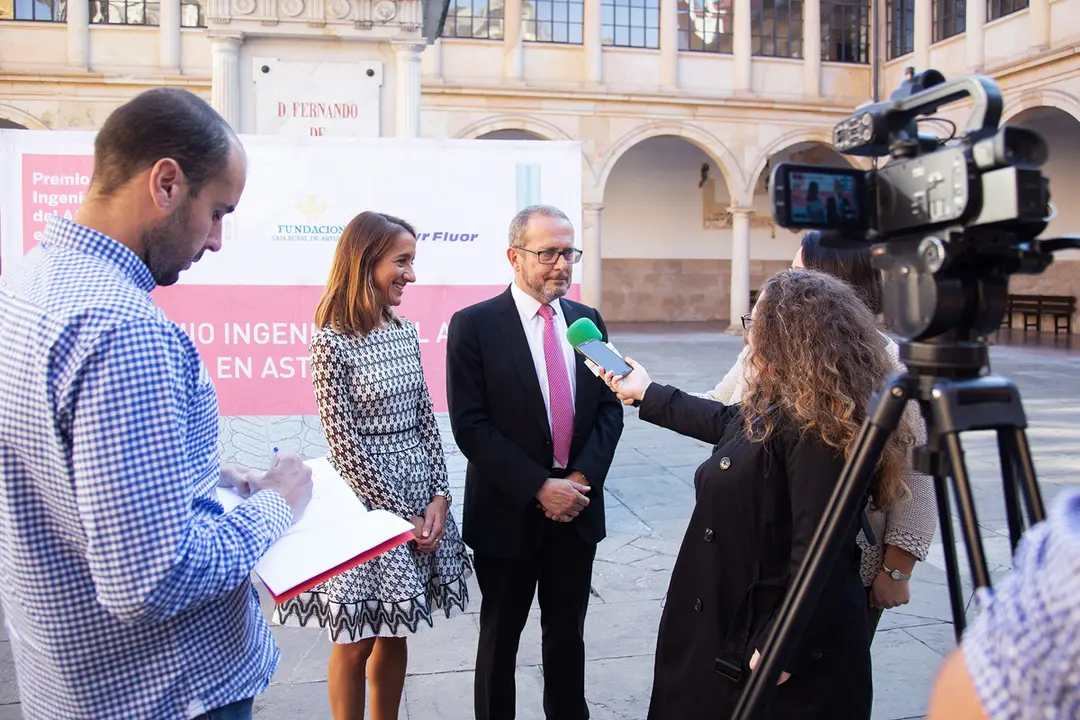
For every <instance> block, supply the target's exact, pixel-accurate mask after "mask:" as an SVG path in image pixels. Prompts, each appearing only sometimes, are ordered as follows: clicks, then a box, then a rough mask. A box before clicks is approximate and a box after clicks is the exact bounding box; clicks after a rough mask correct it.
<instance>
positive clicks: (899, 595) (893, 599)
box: [870, 570, 911, 610]
mask: <svg viewBox="0 0 1080 720" xmlns="http://www.w3.org/2000/svg"><path fill="white" fill-rule="evenodd" d="M910 601H911V586H910V585H909V584H908V582H907V581H906V580H893V579H892V578H891V577H889V576H888V575H886V574H885V571H884V570H882V571H880V572H878V574H877V576H876V577H875V578H874V583H873V584H872V585H871V586H870V606H871V607H876V608H881V609H883V610H888V609H890V608H894V607H900V606H901V605H907V604H908V603H909V602H910Z"/></svg>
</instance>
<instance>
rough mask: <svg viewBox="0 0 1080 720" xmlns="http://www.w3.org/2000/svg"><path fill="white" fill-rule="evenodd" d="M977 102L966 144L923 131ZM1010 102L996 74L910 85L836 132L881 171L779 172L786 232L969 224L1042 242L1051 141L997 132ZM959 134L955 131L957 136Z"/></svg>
mask: <svg viewBox="0 0 1080 720" xmlns="http://www.w3.org/2000/svg"><path fill="white" fill-rule="evenodd" d="M967 96H970V97H971V99H972V100H973V101H974V105H975V107H974V109H973V111H972V113H971V118H970V120H969V122H968V128H967V133H966V135H965V136H964V137H962V138H960V139H959V142H958V143H957V144H954V145H952V146H949V145H947V144H946V143H948V142H949V141H951V140H953V139H954V138H953V136H950V137H948V138H945V139H941V138H939V137H937V136H935V135H931V134H925V133H921V132H919V123H920V121H922V122H927V121H937V122H945V123H948V124H950V125H953V123H952V122H951V121H948V120H943V119H937V118H921V117H920V116H928V115H930V114H932V113H935V112H937V111H938V110H939V109H940V108H941V107H942V106H944V105H948V104H950V103H953V102H956V101H957V100H961V99H963V98H964V97H967ZM1001 110H1002V98H1001V93H1000V92H999V90H998V88H997V85H996V84H995V83H994V82H993V81H992V80H990V79H989V78H986V77H983V76H978V75H973V76H967V77H962V78H959V79H956V80H952V81H950V82H946V81H945V77H944V76H943V75H942V74H941V73H940V72H938V71H936V70H927V71H926V72H923V73H921V74H919V75H913V76H911V77H909V78H907V79H905V80H904V82H903V84H902V85H901V86H900V88H899V89H897V90H896V91H895V92H894V93H893V94H892V96H891V98H890V99H889V100H888V101H885V102H880V103H876V104H874V105H870V106H868V107H865V108H863V109H861V110H859V111H858V112H856V113H855V114H854V115H851V116H850V117H848V118H846V119H844V120H842V121H841V122H840V123H838V124H837V125H836V127H835V128H834V129H833V146H834V147H835V148H836V150H837V152H839V153H841V154H844V155H854V156H864V157H882V156H886V155H887V156H889V161H888V163H887V164H886V165H885V166H884V167H882V168H880V169H877V170H867V171H860V170H855V169H840V168H827V167H821V166H818V165H795V164H792V163H780V164H778V165H777V166H776V167H775V168H774V169H773V172H772V178H771V184H770V187H771V188H772V191H773V203H774V213H775V215H776V222H777V224H778V225H780V226H781V227H786V228H800V229H830V230H838V231H841V232H843V233H845V234H846V235H848V236H850V237H852V238H855V237H858V236H860V235H861V236H863V237H865V238H867V239H868V240H869V241H871V242H879V241H881V240H889V239H893V238H896V237H902V236H904V235H910V234H912V233H917V232H927V231H930V230H934V229H938V228H942V227H947V226H950V225H961V226H964V227H968V228H974V227H989V226H1005V227H1010V228H1012V229H1015V230H1017V231H1020V232H1022V233H1023V234H1025V235H1028V236H1031V237H1034V235H1038V234H1039V233H1040V232H1042V230H1043V229H1045V227H1046V222H1045V218H1046V215H1047V207H1048V204H1049V183H1048V181H1047V179H1046V178H1044V177H1043V176H1042V174H1041V173H1040V172H1039V168H1040V167H1041V166H1042V165H1043V163H1045V162H1046V159H1047V147H1046V142H1045V141H1044V140H1043V139H1042V137H1040V136H1039V135H1038V134H1037V133H1035V132H1034V131H1032V130H1028V129H1026V128H1022V127H1014V126H1006V127H1004V128H1001V129H998V123H999V122H1000V120H1001ZM955 132H956V128H955V125H953V135H955Z"/></svg>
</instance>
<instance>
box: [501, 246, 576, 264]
mask: <svg viewBox="0 0 1080 720" xmlns="http://www.w3.org/2000/svg"><path fill="white" fill-rule="evenodd" d="M514 249H515V250H521V251H522V252H527V253H532V254H533V255H535V256H536V259H537V260H539V261H540V264H541V265H554V264H555V263H557V262H559V258H560V257H561V258H562V259H563V260H565V261H566V264H567V265H574V264H575V263H577V262H578V261H580V260H581V250H578V249H577V248H571V249H570V250H563V251H561V252H560V251H559V250H541V251H540V252H537V251H536V250H529V249H527V248H523V247H517V246H515V247H514Z"/></svg>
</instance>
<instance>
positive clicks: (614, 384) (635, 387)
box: [600, 358, 652, 405]
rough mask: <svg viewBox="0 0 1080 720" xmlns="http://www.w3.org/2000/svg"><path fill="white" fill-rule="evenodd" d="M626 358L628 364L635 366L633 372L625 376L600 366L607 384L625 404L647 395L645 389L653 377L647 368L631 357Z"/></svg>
mask: <svg viewBox="0 0 1080 720" xmlns="http://www.w3.org/2000/svg"><path fill="white" fill-rule="evenodd" d="M624 359H625V360H626V364H627V365H629V366H630V367H631V368H633V372H630V373H628V374H627V375H624V376H623V377H615V373H614V372H612V371H611V370H604V368H600V378H601V379H602V380H603V381H604V382H605V383H607V386H608V387H609V388H611V391H612V392H613V393H615V394H616V395H617V396H618V397H619V400H622V402H623V404H625V405H631V404H633V403H634V402H635V401H638V400H642V399H643V398H644V397H645V391H646V390H648V389H649V385H651V384H652V379H651V378H650V377H649V373H648V372H647V371H646V370H645V368H643V367H641V366H640V365H638V364H637V363H636V362H634V361H633V360H632V359H631V358H624Z"/></svg>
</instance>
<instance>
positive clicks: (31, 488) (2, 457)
mask: <svg viewBox="0 0 1080 720" xmlns="http://www.w3.org/2000/svg"><path fill="white" fill-rule="evenodd" d="M154 287H155V283H154V280H153V277H152V276H151V274H150V271H149V270H148V269H147V267H146V265H144V264H143V262H142V261H141V260H140V259H139V258H138V257H137V256H136V255H135V253H133V252H132V251H131V250H129V249H127V248H126V247H125V246H123V245H121V244H120V243H119V242H117V241H116V240H113V239H111V238H109V237H107V236H105V235H102V234H101V233H98V232H95V231H93V230H90V229H89V228H86V227H83V226H81V225H78V224H76V223H73V222H71V221H67V220H63V219H57V218H53V219H52V220H51V221H50V222H49V224H48V226H47V228H46V231H45V239H44V240H43V242H42V243H41V244H40V245H39V246H37V247H35V248H34V249H32V250H31V251H30V252H29V253H28V254H27V256H26V257H25V258H24V259H23V260H22V262H20V263H19V264H17V265H16V266H14V267H5V268H4V276H3V278H2V279H0V597H2V599H3V608H4V615H5V620H6V626H7V631H8V635H9V638H10V640H11V649H12V651H13V653H14V656H15V668H16V673H17V676H18V682H19V691H20V694H21V697H22V712H23V715H24V716H25V717H26V718H27V720H36V719H37V718H42V719H48V720H59V719H61V718H63V719H65V720H66V719H67V718H95V719H107V720H119V719H120V718H139V719H140V720H145V719H148V718H189V717H192V716H195V715H198V714H200V713H203V712H206V711H207V710H211V709H214V708H217V707H221V706H223V705H226V704H229V703H231V702H234V701H237V700H241V699H244V698H248V697H252V696H254V695H257V694H258V693H260V692H262V691H263V690H264V689H265V688H266V687H267V685H268V684H269V683H270V678H271V677H272V676H273V673H274V670H275V668H276V666H277V661H278V657H279V654H280V653H279V651H278V649H277V646H276V644H275V643H274V639H273V636H272V635H271V633H270V629H269V627H268V625H267V623H266V621H265V620H264V619H263V617H262V614H261V612H260V610H259V603H258V596H257V593H256V591H255V590H254V588H253V587H252V585H251V582H250V579H249V578H250V572H251V570H252V568H253V567H254V565H255V563H256V561H257V560H258V559H259V557H260V556H261V555H262V554H263V553H264V552H265V551H266V549H267V548H268V547H269V546H270V544H271V543H272V542H273V541H274V540H276V539H277V538H278V537H279V536H280V535H281V534H282V533H283V532H284V531H285V530H286V529H287V528H288V526H289V524H290V523H291V519H292V514H291V512H290V510H289V507H288V505H287V504H286V503H285V501H284V499H283V498H282V497H281V496H280V495H278V494H276V493H273V492H269V491H263V492H260V493H257V494H256V495H254V496H253V497H252V498H251V499H249V500H248V501H247V502H245V503H244V504H243V505H241V506H240V507H238V508H237V509H236V510H234V511H233V512H231V513H229V514H227V515H226V514H224V513H223V510H222V507H221V505H220V504H219V503H218V502H217V500H216V497H215V490H214V488H215V486H216V485H217V483H218V479H219V463H218V458H217V435H218V414H217V395H216V393H215V391H214V387H213V385H212V383H211V381H210V378H209V375H208V374H207V372H206V370H205V367H204V366H203V364H202V362H201V360H200V358H199V355H198V352H197V350H196V348H195V345H194V344H193V343H192V342H191V340H190V339H189V338H188V337H187V335H186V334H185V333H184V332H183V330H182V329H181V328H180V327H179V326H177V325H176V324H175V323H172V322H170V321H168V320H167V319H166V318H165V316H164V314H163V313H162V312H161V310H159V309H158V308H156V307H155V306H154V305H153V303H152V301H151V298H150V291H151V290H153V289H154Z"/></svg>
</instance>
